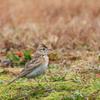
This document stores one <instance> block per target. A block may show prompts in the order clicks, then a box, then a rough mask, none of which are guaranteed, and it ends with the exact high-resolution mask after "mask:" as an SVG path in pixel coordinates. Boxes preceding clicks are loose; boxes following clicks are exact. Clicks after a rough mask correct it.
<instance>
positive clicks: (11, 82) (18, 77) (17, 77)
mask: <svg viewBox="0 0 100 100" xmlns="http://www.w3.org/2000/svg"><path fill="white" fill-rule="evenodd" d="M17 79H19V77H17V78H15V79H14V80H12V81H11V82H9V83H8V85H10V84H11V83H13V82H14V81H16V80H17Z"/></svg>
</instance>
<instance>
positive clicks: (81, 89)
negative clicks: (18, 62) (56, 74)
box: [0, 72, 100, 100]
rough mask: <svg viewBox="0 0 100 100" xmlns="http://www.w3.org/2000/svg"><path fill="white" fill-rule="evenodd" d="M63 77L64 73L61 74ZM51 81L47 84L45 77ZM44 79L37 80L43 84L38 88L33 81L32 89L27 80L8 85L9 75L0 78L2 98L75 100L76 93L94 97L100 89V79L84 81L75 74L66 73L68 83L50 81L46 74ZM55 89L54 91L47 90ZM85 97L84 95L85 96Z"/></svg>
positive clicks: (13, 99) (10, 99)
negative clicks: (68, 99) (67, 99)
mask: <svg viewBox="0 0 100 100" xmlns="http://www.w3.org/2000/svg"><path fill="white" fill-rule="evenodd" d="M60 74H61V75H63V73H60ZM44 76H45V77H46V78H48V80H50V82H46V81H45V80H44V79H45V77H44ZM44 76H43V77H42V76H40V77H38V78H37V80H38V81H39V82H40V83H41V84H42V87H41V86H38V84H37V83H36V82H35V81H34V80H31V81H32V86H33V87H34V89H32V87H31V85H30V83H29V82H28V81H27V79H26V78H21V79H19V80H18V81H17V82H14V83H12V84H11V85H9V86H8V85H7V83H9V82H10V81H11V80H13V79H14V77H15V76H14V77H13V78H11V77H10V76H9V75H8V74H7V75H1V76H0V98H2V100H15V99H17V100H23V99H27V100H31V99H33V100H35V99H36V100H37V99H39V100H58V99H59V100H62V99H64V98H65V100H66V98H70V99H71V100H73V98H74V96H75V95H74V94H75V93H76V91H77V93H84V94H87V96H89V95H94V94H95V93H96V92H97V91H98V89H99V88H100V85H99V82H100V80H99V79H95V80H93V79H87V80H85V81H83V80H82V78H81V77H80V75H77V74H76V73H75V72H71V73H66V76H65V77H66V79H67V81H63V80H59V81H58V80H57V81H56V82H55V81H53V80H51V79H50V74H46V75H44ZM51 88H53V90H54V91H52V90H51V91H49V92H47V90H49V89H51ZM99 95H100V92H98V94H97V99H98V100H99V98H100V96H99ZM83 96H84V95H83ZM81 100H83V99H81Z"/></svg>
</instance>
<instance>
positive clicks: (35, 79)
mask: <svg viewBox="0 0 100 100" xmlns="http://www.w3.org/2000/svg"><path fill="white" fill-rule="evenodd" d="M34 80H35V81H36V82H37V83H38V84H39V86H42V85H41V84H40V83H39V81H37V80H36V79H35V78H34Z"/></svg>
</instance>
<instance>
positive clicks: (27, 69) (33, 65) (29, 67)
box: [18, 59, 42, 78]
mask: <svg viewBox="0 0 100 100" xmlns="http://www.w3.org/2000/svg"><path fill="white" fill-rule="evenodd" d="M41 64H42V60H41V59H37V60H35V61H33V62H30V63H29V64H28V65H27V66H26V67H25V68H24V69H23V70H22V72H21V73H20V74H19V75H18V77H19V78H21V77H24V76H25V75H27V74H28V73H30V72H32V71H33V70H34V69H36V68H38V67H39V66H40V65H41Z"/></svg>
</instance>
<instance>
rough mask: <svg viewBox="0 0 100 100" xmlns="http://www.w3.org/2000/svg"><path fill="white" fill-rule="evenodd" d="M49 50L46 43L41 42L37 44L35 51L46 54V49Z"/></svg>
mask: <svg viewBox="0 0 100 100" xmlns="http://www.w3.org/2000/svg"><path fill="white" fill-rule="evenodd" d="M49 50H51V49H49V48H48V47H47V46H46V45H44V44H43V43H42V44H41V45H40V46H39V48H38V49H37V53H38V54H41V55H47V54H48V51H49Z"/></svg>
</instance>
